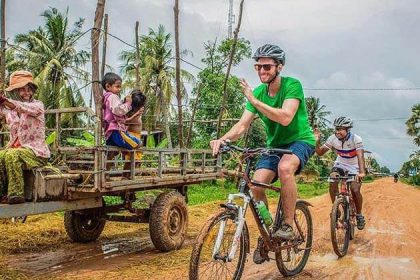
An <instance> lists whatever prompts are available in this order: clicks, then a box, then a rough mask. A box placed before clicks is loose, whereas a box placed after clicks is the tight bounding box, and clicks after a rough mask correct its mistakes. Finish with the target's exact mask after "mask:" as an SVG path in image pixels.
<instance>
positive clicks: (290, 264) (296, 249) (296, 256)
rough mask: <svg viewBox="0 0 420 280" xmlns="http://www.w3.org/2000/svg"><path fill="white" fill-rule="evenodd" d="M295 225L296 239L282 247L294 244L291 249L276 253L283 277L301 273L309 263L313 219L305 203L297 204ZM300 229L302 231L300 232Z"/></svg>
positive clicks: (278, 266) (299, 202)
mask: <svg viewBox="0 0 420 280" xmlns="http://www.w3.org/2000/svg"><path fill="white" fill-rule="evenodd" d="M294 220H295V224H294V226H293V229H294V232H295V236H296V237H295V239H294V240H291V241H286V242H284V243H283V244H282V245H287V244H293V246H292V247H291V248H289V249H284V250H281V251H279V252H276V264H277V268H278V269H279V271H280V273H281V274H282V275H283V276H292V275H296V274H298V273H300V272H301V271H302V270H303V268H304V267H305V265H306V262H307V261H308V258H309V254H310V253H311V247H312V236H313V228H312V217H311V213H310V212H309V208H308V206H307V205H306V204H305V202H303V201H298V202H297V203H296V209H295V218H294ZM299 229H300V230H299Z"/></svg>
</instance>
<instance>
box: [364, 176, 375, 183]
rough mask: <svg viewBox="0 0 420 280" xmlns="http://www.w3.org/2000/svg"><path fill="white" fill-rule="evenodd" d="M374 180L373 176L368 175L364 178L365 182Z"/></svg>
mask: <svg viewBox="0 0 420 280" xmlns="http://www.w3.org/2000/svg"><path fill="white" fill-rule="evenodd" d="M373 180H374V178H373V176H372V175H367V176H365V177H364V178H363V182H372V181H373Z"/></svg>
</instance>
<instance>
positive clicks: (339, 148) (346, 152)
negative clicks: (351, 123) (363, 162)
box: [324, 132, 363, 170]
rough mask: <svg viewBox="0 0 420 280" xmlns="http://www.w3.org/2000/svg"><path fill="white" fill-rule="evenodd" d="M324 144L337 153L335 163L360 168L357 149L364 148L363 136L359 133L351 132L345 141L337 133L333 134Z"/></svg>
mask: <svg viewBox="0 0 420 280" xmlns="http://www.w3.org/2000/svg"><path fill="white" fill-rule="evenodd" d="M324 146H325V147H327V148H328V149H330V150H332V151H334V152H335V153H336V154H337V159H336V160H335V163H340V164H342V165H347V166H352V167H354V168H356V169H357V170H358V169H359V163H358V161H357V155H356V151H357V150H361V149H363V142H362V137H360V136H359V135H357V134H354V133H351V132H350V133H349V134H348V136H347V139H346V140H345V141H341V140H339V139H338V138H337V137H336V136H335V135H331V136H330V137H328V139H327V142H325V144H324Z"/></svg>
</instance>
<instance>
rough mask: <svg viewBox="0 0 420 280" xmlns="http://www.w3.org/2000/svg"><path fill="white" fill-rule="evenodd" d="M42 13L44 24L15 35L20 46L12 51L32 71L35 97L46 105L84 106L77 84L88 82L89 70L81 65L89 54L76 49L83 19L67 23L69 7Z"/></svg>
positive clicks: (67, 118)
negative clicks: (61, 10) (64, 9)
mask: <svg viewBox="0 0 420 280" xmlns="http://www.w3.org/2000/svg"><path fill="white" fill-rule="evenodd" d="M41 16H42V17H43V18H44V25H43V26H40V27H38V29H35V30H31V31H29V32H28V33H26V34H18V35H16V37H15V43H16V44H18V45H19V48H17V49H16V51H15V58H16V60H18V61H20V62H21V63H23V64H24V65H25V66H26V69H27V70H29V71H31V72H32V73H33V74H34V75H35V81H36V82H37V84H38V87H39V89H38V91H37V94H38V96H37V98H38V99H40V100H41V101H43V102H44V105H45V107H46V108H47V109H50V108H60V107H73V106H83V105H84V101H83V98H82V96H81V92H80V90H78V85H79V87H80V84H85V83H86V82H87V78H88V73H87V72H86V71H85V70H84V66H85V65H86V63H87V62H88V61H89V59H90V54H89V53H88V52H87V51H84V50H77V49H76V44H77V41H78V39H79V38H80V37H81V36H82V35H83V33H82V27H83V23H84V19H82V18H80V19H79V20H78V21H76V22H75V23H74V24H73V26H72V27H70V26H69V22H68V9H67V10H66V11H65V12H64V13H61V12H59V11H58V10H57V9H56V8H49V9H47V10H45V11H44V12H43V13H42V14H41ZM81 81H83V82H81ZM64 118H65V119H64V121H65V122H66V121H67V122H74V120H76V119H75V118H72V116H67V117H64Z"/></svg>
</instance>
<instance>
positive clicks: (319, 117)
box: [305, 96, 331, 129]
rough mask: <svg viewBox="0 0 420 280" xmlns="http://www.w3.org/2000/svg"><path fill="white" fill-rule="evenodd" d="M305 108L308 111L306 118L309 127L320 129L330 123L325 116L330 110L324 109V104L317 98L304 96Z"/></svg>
mask: <svg viewBox="0 0 420 280" xmlns="http://www.w3.org/2000/svg"><path fill="white" fill-rule="evenodd" d="M305 104H306V110H307V112H308V120H309V124H310V126H311V127H315V126H316V127H318V128H320V129H325V128H327V126H328V124H329V123H330V121H329V120H327V119H326V118H325V117H326V116H328V115H330V114H331V112H330V111H326V110H325V108H326V107H325V105H321V104H320V101H319V98H317V97H313V96H309V97H306V98H305Z"/></svg>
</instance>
